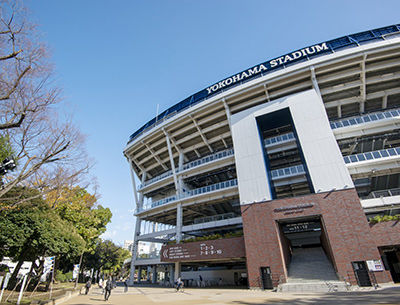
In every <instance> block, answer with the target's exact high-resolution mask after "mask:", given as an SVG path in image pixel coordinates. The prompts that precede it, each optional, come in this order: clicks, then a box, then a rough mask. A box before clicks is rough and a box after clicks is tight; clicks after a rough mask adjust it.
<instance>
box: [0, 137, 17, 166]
mask: <svg viewBox="0 0 400 305" xmlns="http://www.w3.org/2000/svg"><path fill="white" fill-rule="evenodd" d="M14 154H15V153H14V151H13V149H12V147H11V143H10V138H9V137H8V136H3V135H0V162H3V160H4V159H5V158H8V157H10V156H13V155H14Z"/></svg>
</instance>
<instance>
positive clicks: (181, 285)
mask: <svg viewBox="0 0 400 305" xmlns="http://www.w3.org/2000/svg"><path fill="white" fill-rule="evenodd" d="M175 285H176V286H175V287H176V291H178V290H179V289H182V288H183V285H184V284H183V281H182V279H181V277H178V279H177V280H176V282H175Z"/></svg>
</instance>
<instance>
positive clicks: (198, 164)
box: [124, 24, 400, 289]
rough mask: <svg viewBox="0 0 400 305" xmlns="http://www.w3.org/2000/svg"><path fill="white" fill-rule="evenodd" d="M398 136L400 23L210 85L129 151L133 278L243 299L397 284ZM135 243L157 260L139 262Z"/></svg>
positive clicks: (143, 131) (134, 140)
mask: <svg viewBox="0 0 400 305" xmlns="http://www.w3.org/2000/svg"><path fill="white" fill-rule="evenodd" d="M399 131H400V25H399V24H398V25H392V26H388V27H384V28H379V29H374V30H370V31H365V32H362V33H357V34H353V35H348V36H343V37H340V38H337V39H333V40H329V41H325V42H323V43H318V44H315V45H312V46H309V47H306V48H302V49H299V50H296V51H294V52H291V53H288V54H285V55H283V56H280V57H277V58H274V59H271V60H268V61H265V62H263V63H261V64H258V65H256V66H253V67H251V68H249V69H246V70H244V71H241V72H239V73H237V74H235V75H232V76H230V77H227V78H225V79H223V80H221V81H219V82H217V83H215V84H212V85H211V86H209V87H208V88H205V89H204V90H202V91H200V92H197V93H195V94H193V95H192V96H190V97H188V98H187V99H185V100H183V101H181V102H179V103H177V104H175V105H173V106H172V107H170V108H169V109H167V110H165V111H164V112H163V113H161V114H160V115H158V116H157V117H155V118H153V119H152V120H150V121H149V122H148V123H146V124H145V125H144V126H142V127H141V128H140V129H138V130H137V131H136V132H134V133H133V134H132V135H131V136H130V139H129V142H128V144H127V146H126V148H125V149H124V155H125V157H126V158H127V160H128V162H129V165H130V169H131V173H132V182H133V186H134V189H135V190H136V192H135V199H136V208H137V209H136V211H135V213H134V215H135V216H136V230H135V235H134V236H135V237H134V238H135V240H134V251H133V253H134V254H135V255H133V259H132V262H131V272H134V270H136V269H139V270H147V272H148V275H149V276H148V278H149V279H151V280H152V282H154V283H155V282H161V283H165V282H171V281H173V279H174V278H177V277H178V276H182V278H184V279H186V280H187V284H188V285H214V284H218V285H223V284H244V285H248V286H249V287H250V288H257V287H260V288H273V287H277V286H278V285H281V286H280V287H287V289H288V287H290V285H291V284H292V287H295V286H296V284H298V283H302V284H304V283H323V284H324V285H325V286H327V287H328V288H332V287H333V285H334V287H336V288H337V287H339V286H340V285H339V284H338V283H344V282H347V283H351V284H353V285H359V286H371V285H374V284H379V283H389V282H399V281H400V264H399V261H400V229H399V228H400V224H399V223H398V220H397V221H396V220H395V219H396V217H393V216H395V215H398V214H400V187H399V183H400V133H399ZM135 177H137V179H138V181H140V184H139V185H137V184H136V183H135V179H136V178H135ZM374 217H375V218H374ZM371 218H374V219H377V218H380V219H384V220H388V221H378V222H376V221H370V219H371ZM139 241H142V242H151V243H155V244H157V245H158V246H157V249H159V250H160V251H158V255H155V256H154V255H153V256H151V257H150V256H149V257H147V258H144V259H143V258H141V257H138V256H137V255H136V253H137V245H138V243H139ZM200 276H201V277H202V278H203V281H200ZM131 278H132V279H133V276H131ZM332 283H333V284H332ZM285 285H286V286H285ZM294 289H296V288H294Z"/></svg>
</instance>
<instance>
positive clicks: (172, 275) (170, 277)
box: [168, 266, 175, 284]
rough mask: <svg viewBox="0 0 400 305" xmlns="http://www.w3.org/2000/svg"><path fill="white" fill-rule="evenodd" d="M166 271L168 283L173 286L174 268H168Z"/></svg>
mask: <svg viewBox="0 0 400 305" xmlns="http://www.w3.org/2000/svg"><path fill="white" fill-rule="evenodd" d="M168 269H169V271H170V272H169V275H170V276H169V282H170V283H171V284H173V283H174V279H175V272H174V271H175V268H174V266H168Z"/></svg>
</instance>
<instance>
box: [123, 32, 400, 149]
mask: <svg viewBox="0 0 400 305" xmlns="http://www.w3.org/2000/svg"><path fill="white" fill-rule="evenodd" d="M396 32H397V33H399V32H400V24H395V25H390V26H386V27H383V28H378V29H374V30H369V31H365V32H360V33H356V34H352V35H347V36H343V37H340V38H336V39H332V40H329V41H326V42H323V43H320V44H316V45H313V46H309V47H306V48H303V49H299V50H296V51H294V52H291V53H288V54H285V55H283V56H281V57H278V58H275V59H272V60H268V61H266V62H263V63H261V64H258V65H256V66H253V67H251V68H249V69H246V70H244V71H242V72H240V73H238V74H236V75H232V76H230V77H228V78H226V79H224V80H222V81H220V82H218V83H216V84H214V85H212V86H210V87H208V88H205V89H203V90H201V91H199V92H197V93H195V94H193V95H191V96H189V97H188V98H186V99H184V100H183V101H181V102H179V103H177V104H175V105H173V106H172V107H170V108H168V109H167V110H165V111H164V112H162V113H161V114H159V115H158V116H157V117H155V118H153V119H151V120H150V121H148V122H147V123H146V124H144V125H143V126H142V127H140V128H139V129H138V130H137V131H135V132H134V133H133V134H132V135H131V136H130V137H129V141H128V144H129V143H130V142H132V141H133V140H135V139H136V138H137V137H139V136H140V135H141V134H142V133H143V132H145V131H147V130H149V129H151V128H153V127H155V126H157V125H158V124H161V123H162V122H164V121H165V120H166V119H168V118H170V117H172V116H174V115H175V114H177V113H179V112H181V111H183V110H185V109H187V108H189V107H191V106H193V105H196V104H198V103H200V102H202V101H204V100H206V99H208V98H210V97H212V96H215V95H217V94H220V93H221V92H223V91H226V90H228V89H230V88H232V87H235V86H238V85H240V84H243V83H245V82H248V81H250V80H252V79H255V78H258V77H261V76H264V75H266V74H269V73H271V72H274V71H276V70H279V69H283V68H286V67H287V66H289V65H293V64H296V63H298V62H301V61H306V60H310V59H312V58H315V57H317V56H320V55H322V54H326V53H333V52H335V51H338V50H341V49H344V48H352V47H358V46H360V45H362V44H365V43H369V42H371V41H374V40H376V41H378V40H384V39H385V35H388V34H392V33H396ZM316 50H317V51H316ZM228 83H229V84H228Z"/></svg>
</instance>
